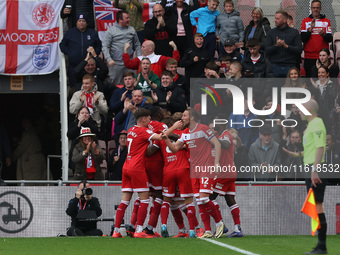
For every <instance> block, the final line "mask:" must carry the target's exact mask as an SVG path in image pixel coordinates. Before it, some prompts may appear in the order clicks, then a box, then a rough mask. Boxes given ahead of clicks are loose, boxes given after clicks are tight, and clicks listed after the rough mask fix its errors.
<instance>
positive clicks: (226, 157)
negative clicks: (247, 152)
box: [216, 130, 237, 178]
mask: <svg viewBox="0 0 340 255" xmlns="http://www.w3.org/2000/svg"><path fill="white" fill-rule="evenodd" d="M216 138H217V139H218V140H220V141H228V142H230V146H229V147H228V149H227V150H226V149H223V148H221V157H220V166H221V167H226V168H225V169H228V170H230V171H228V175H227V176H221V177H228V178H236V177H237V173H236V171H232V166H234V144H233V138H232V136H231V134H230V133H229V132H228V131H227V130H224V131H223V132H222V134H221V135H219V136H216ZM234 170H235V169H234Z"/></svg>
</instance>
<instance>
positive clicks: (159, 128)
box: [146, 120, 168, 161]
mask: <svg viewBox="0 0 340 255" xmlns="http://www.w3.org/2000/svg"><path fill="white" fill-rule="evenodd" d="M148 128H149V129H150V130H151V131H152V132H154V133H156V134H160V133H162V132H164V131H165V130H167V129H168V126H167V125H166V124H164V123H162V122H159V121H156V120H151V121H150V123H149V125H148ZM155 160H158V161H163V157H162V154H161V152H160V151H157V152H156V153H155V154H154V155H152V156H151V157H146V161H155Z"/></svg>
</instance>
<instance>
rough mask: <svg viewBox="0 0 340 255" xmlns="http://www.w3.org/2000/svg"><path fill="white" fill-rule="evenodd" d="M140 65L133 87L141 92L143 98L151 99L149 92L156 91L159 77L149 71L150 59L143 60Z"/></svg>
mask: <svg viewBox="0 0 340 255" xmlns="http://www.w3.org/2000/svg"><path fill="white" fill-rule="evenodd" d="M140 65H141V71H140V73H139V74H137V76H136V82H135V84H134V86H135V88H136V89H139V90H141V91H142V92H143V95H144V96H148V97H151V90H155V89H157V88H158V87H159V86H160V84H161V81H160V79H159V77H158V76H157V75H156V74H154V73H153V72H152V71H151V61H150V59H148V58H143V59H142V61H141V63H140Z"/></svg>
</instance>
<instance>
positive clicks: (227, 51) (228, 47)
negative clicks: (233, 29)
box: [220, 39, 243, 62]
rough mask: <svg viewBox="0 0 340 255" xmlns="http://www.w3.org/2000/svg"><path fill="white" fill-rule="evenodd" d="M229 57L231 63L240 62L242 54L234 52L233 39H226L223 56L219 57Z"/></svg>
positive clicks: (234, 44) (234, 43)
mask: <svg viewBox="0 0 340 255" xmlns="http://www.w3.org/2000/svg"><path fill="white" fill-rule="evenodd" d="M224 55H226V56H230V57H231V62H234V61H238V62H241V61H242V58H243V56H242V54H241V53H240V52H239V51H238V50H236V42H235V41H234V40H233V39H227V40H225V42H224V54H222V55H220V57H221V56H224Z"/></svg>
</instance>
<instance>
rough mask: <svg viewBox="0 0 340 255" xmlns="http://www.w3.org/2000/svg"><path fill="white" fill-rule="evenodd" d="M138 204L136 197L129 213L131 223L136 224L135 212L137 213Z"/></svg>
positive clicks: (138, 199) (138, 200)
mask: <svg viewBox="0 0 340 255" xmlns="http://www.w3.org/2000/svg"><path fill="white" fill-rule="evenodd" d="M139 204H140V198H137V199H136V201H135V203H134V204H133V211H132V215H131V222H130V223H131V225H133V226H134V225H136V223H137V213H138V208H139Z"/></svg>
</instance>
